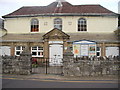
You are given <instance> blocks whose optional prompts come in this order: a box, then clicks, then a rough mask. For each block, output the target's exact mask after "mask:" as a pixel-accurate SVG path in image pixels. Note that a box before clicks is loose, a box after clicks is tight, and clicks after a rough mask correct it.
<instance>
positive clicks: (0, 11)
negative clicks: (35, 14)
mask: <svg viewBox="0 0 120 90" xmlns="http://www.w3.org/2000/svg"><path fill="white" fill-rule="evenodd" d="M54 1H56V0H0V17H1V16H3V15H6V14H9V13H11V12H13V11H15V10H17V9H19V8H20V7H22V6H46V5H48V4H50V3H52V2H54ZM66 1H68V2H70V3H71V4H73V5H83V4H100V5H102V6H104V7H105V8H107V9H109V10H111V11H113V12H116V13H118V2H119V1H120V0H66Z"/></svg>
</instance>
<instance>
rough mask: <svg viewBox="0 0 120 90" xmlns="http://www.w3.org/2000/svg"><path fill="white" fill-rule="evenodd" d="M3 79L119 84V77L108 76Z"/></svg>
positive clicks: (9, 77)
mask: <svg viewBox="0 0 120 90" xmlns="http://www.w3.org/2000/svg"><path fill="white" fill-rule="evenodd" d="M0 78H2V79H17V80H37V81H58V82H81V81H82V82H87V81H89V82H104V83H105V82H106V83H108V82H109V83H118V76H115V75H106V76H94V77H93V76H81V77H74V76H61V75H52V74H31V75H13V74H2V75H0Z"/></svg>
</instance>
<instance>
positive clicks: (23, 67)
mask: <svg viewBox="0 0 120 90" xmlns="http://www.w3.org/2000/svg"><path fill="white" fill-rule="evenodd" d="M31 58H32V55H31V52H30V50H29V46H28V47H25V49H24V50H23V52H22V53H21V54H20V58H19V59H18V67H17V66H16V69H18V70H19V71H18V72H17V71H16V73H17V74H23V75H28V74H31V72H32V62H31Z"/></svg>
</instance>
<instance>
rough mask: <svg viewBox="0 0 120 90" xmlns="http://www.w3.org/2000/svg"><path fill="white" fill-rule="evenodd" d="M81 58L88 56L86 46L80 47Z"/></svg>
mask: <svg viewBox="0 0 120 90" xmlns="http://www.w3.org/2000/svg"><path fill="white" fill-rule="evenodd" d="M81 56H88V45H81Z"/></svg>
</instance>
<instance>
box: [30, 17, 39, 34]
mask: <svg viewBox="0 0 120 90" xmlns="http://www.w3.org/2000/svg"><path fill="white" fill-rule="evenodd" d="M38 31H39V21H38V19H32V20H31V32H38Z"/></svg>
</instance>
